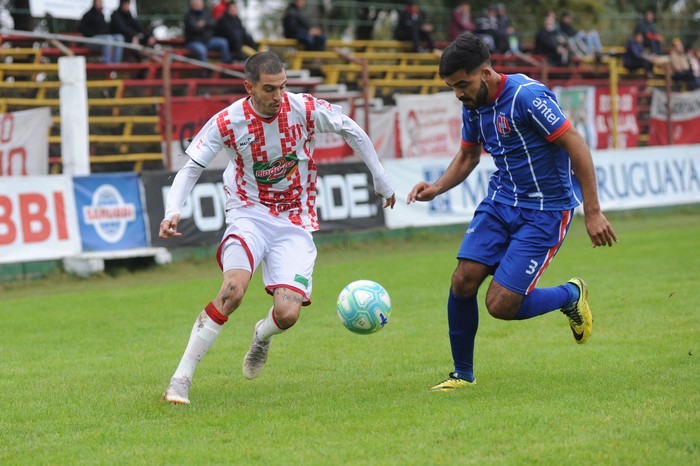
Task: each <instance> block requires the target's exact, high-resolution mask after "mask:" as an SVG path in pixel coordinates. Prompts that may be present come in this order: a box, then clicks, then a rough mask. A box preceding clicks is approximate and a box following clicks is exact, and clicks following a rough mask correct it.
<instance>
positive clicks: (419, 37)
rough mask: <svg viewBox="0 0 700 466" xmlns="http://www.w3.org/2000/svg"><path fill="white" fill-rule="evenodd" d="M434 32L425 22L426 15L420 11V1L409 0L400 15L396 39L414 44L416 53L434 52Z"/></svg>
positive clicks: (395, 31)
mask: <svg viewBox="0 0 700 466" xmlns="http://www.w3.org/2000/svg"><path fill="white" fill-rule="evenodd" d="M432 32H433V26H432V24H429V23H427V22H426V21H425V13H423V11H422V10H421V9H420V6H419V4H418V0H408V1H407V2H406V5H405V6H404V9H403V10H402V11H401V12H400V13H399V21H398V23H396V28H395V29H394V39H396V40H400V41H407V42H412V43H413V51H414V52H424V51H427V52H432V51H433V50H435V43H434V42H433V36H432ZM423 44H425V48H424V47H423Z"/></svg>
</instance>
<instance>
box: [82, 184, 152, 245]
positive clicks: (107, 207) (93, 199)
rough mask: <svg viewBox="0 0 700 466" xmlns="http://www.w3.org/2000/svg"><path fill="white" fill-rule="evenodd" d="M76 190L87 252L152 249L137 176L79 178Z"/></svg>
mask: <svg viewBox="0 0 700 466" xmlns="http://www.w3.org/2000/svg"><path fill="white" fill-rule="evenodd" d="M73 186H74V190H75V204H76V210H77V214H78V225H79V227H80V236H81V238H82V250H83V252H89V251H117V250H123V249H132V248H142V247H147V246H148V236H147V233H146V221H145V219H144V214H143V207H142V203H141V189H140V184H139V178H138V176H137V175H136V174H135V173H110V174H98V175H90V176H78V177H75V178H73Z"/></svg>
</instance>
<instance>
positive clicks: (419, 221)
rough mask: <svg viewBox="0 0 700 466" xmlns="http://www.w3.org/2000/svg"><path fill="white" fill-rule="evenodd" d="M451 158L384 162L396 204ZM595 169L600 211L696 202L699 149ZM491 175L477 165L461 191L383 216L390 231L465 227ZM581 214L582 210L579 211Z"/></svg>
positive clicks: (617, 156)
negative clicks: (446, 226)
mask: <svg viewBox="0 0 700 466" xmlns="http://www.w3.org/2000/svg"><path fill="white" fill-rule="evenodd" d="M451 161H452V158H424V159H415V160H388V161H385V162H384V167H385V168H386V170H387V173H388V175H389V179H390V180H391V182H392V183H393V184H394V186H395V187H396V197H397V199H406V197H407V195H408V193H409V192H410V191H411V189H413V187H414V186H415V185H416V183H418V182H419V181H427V182H434V181H435V180H437V178H439V177H440V176H441V175H442V174H443V173H444V171H445V169H446V168H447V166H448V165H449V164H450V162H451ZM593 163H594V165H595V170H596V181H597V183H598V199H599V201H600V205H601V208H602V209H603V211H611V210H627V209H638V208H647V207H659V206H668V205H681V204H692V203H698V202H700V145H697V144H696V145H685V146H674V147H673V150H669V148H668V147H649V148H637V149H632V150H624V151H623V150H614V151H595V152H594V153H593ZM494 170H495V166H494V165H493V159H492V158H491V157H490V156H482V158H481V163H479V165H478V166H477V167H476V169H475V170H474V171H473V172H472V173H471V174H470V175H469V177H468V178H467V179H466V180H465V181H463V182H462V183H461V184H460V185H458V186H456V187H454V188H452V189H451V190H449V191H447V192H446V193H443V194H441V195H440V196H438V197H436V198H435V199H434V200H432V201H430V202H416V203H413V204H411V205H409V206H406V205H401V206H400V208H395V209H392V210H385V211H384V212H385V216H386V225H387V226H388V227H389V228H404V227H413V226H435V225H449V224H459V223H466V222H468V221H469V220H471V219H472V217H473V215H474V210H475V209H476V207H477V205H478V204H479V202H481V200H482V199H483V198H484V197H485V196H486V195H487V193H488V182H489V178H490V175H491V173H492V172H493V171H494ZM579 213H581V209H579Z"/></svg>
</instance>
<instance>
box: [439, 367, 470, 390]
mask: <svg viewBox="0 0 700 466" xmlns="http://www.w3.org/2000/svg"><path fill="white" fill-rule="evenodd" d="M474 385H476V380H474V381H473V382H470V381H468V380H466V379H460V378H459V377H455V373H454V372H450V376H449V377H448V378H447V379H445V380H443V381H442V382H440V383H439V384H437V385H434V386H432V387H430V390H431V391H434V392H451V391H454V390H458V389H460V388H464V387H472V386H474Z"/></svg>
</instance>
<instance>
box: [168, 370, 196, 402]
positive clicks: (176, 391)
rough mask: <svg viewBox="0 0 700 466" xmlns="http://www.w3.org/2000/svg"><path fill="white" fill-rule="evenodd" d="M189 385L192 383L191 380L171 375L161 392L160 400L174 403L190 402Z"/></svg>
mask: <svg viewBox="0 0 700 466" xmlns="http://www.w3.org/2000/svg"><path fill="white" fill-rule="evenodd" d="M190 385H192V381H191V380H190V379H188V378H187V377H180V378H177V379H176V378H175V377H173V378H172V379H171V380H170V385H169V386H168V388H167V389H166V390H165V393H163V398H162V400H163V401H167V402H168V403H172V404H176V405H188V404H190Z"/></svg>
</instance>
